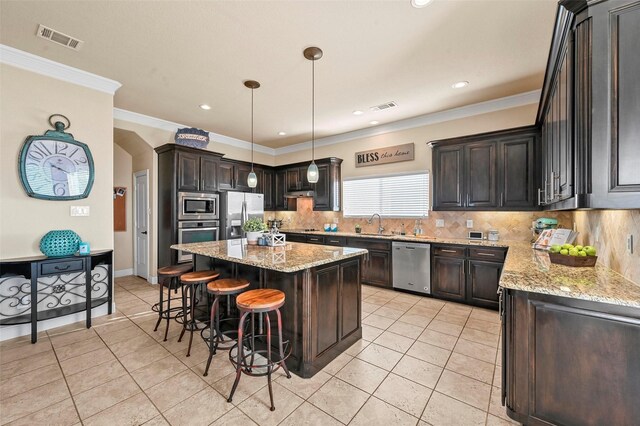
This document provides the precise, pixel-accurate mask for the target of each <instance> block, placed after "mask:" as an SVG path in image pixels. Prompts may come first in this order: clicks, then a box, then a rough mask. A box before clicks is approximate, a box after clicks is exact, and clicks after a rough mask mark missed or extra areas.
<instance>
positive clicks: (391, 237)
mask: <svg viewBox="0 0 640 426" xmlns="http://www.w3.org/2000/svg"><path fill="white" fill-rule="evenodd" d="M280 232H282V233H283V234H286V233H287V232H288V233H291V234H307V235H324V236H326V237H357V238H367V239H369V238H371V239H380V240H388V241H407V242H413V243H425V244H459V245H466V246H484V247H509V241H488V240H469V239H467V238H438V237H429V236H427V235H421V236H419V237H416V236H414V235H400V234H358V233H355V232H342V231H338V232H325V231H305V230H303V229H281V230H280Z"/></svg>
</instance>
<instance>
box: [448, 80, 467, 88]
mask: <svg viewBox="0 0 640 426" xmlns="http://www.w3.org/2000/svg"><path fill="white" fill-rule="evenodd" d="M468 85H469V82H468V81H458V82H457V83H453V84H452V85H451V87H453V88H454V89H462V88H463V87H467V86H468Z"/></svg>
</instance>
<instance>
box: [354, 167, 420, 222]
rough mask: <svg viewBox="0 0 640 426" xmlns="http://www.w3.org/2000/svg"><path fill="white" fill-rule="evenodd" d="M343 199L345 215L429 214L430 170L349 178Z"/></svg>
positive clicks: (401, 215)
mask: <svg viewBox="0 0 640 426" xmlns="http://www.w3.org/2000/svg"><path fill="white" fill-rule="evenodd" d="M342 200H343V205H344V215H345V216H358V217H368V216H371V215H372V214H374V213H379V214H380V215H381V216H386V217H422V216H428V215H429V172H419V173H411V174H403V175H388V176H375V177H367V178H356V179H347V180H345V181H344V182H343V183H342Z"/></svg>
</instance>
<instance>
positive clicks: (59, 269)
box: [54, 265, 71, 271]
mask: <svg viewBox="0 0 640 426" xmlns="http://www.w3.org/2000/svg"><path fill="white" fill-rule="evenodd" d="M69 268H71V265H67V266H65V267H64V268H61V267H60V266H57V265H56V266H54V269H55V270H56V271H66V270H67V269H69Z"/></svg>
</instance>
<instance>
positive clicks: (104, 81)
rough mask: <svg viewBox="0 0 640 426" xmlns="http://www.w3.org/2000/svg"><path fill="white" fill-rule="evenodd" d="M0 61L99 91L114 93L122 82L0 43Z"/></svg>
mask: <svg viewBox="0 0 640 426" xmlns="http://www.w3.org/2000/svg"><path fill="white" fill-rule="evenodd" d="M0 63H3V64H7V65H11V66H13V67H16V68H21V69H24V70H27V71H31V72H35V73H37V74H42V75H46V76H47V77H51V78H55V79H57V80H62V81H66V82H68V83H73V84H77V85H79V86H84V87H88V88H90V89H94V90H98V91H100V92H104V93H108V94H110V95H113V94H115V92H116V90H118V89H119V88H120V87H121V86H122V84H121V83H119V82H117V81H115V80H111V79H108V78H105V77H101V76H99V75H96V74H92V73H90V72H87V71H83V70H81V69H78V68H74V67H70V66H68V65H64V64H61V63H59V62H55V61H52V60H50V59H46V58H43V57H41V56H37V55H34V54H32V53H28V52H25V51H22V50H18V49H16V48H13V47H10V46H7V45H4V44H0Z"/></svg>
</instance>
